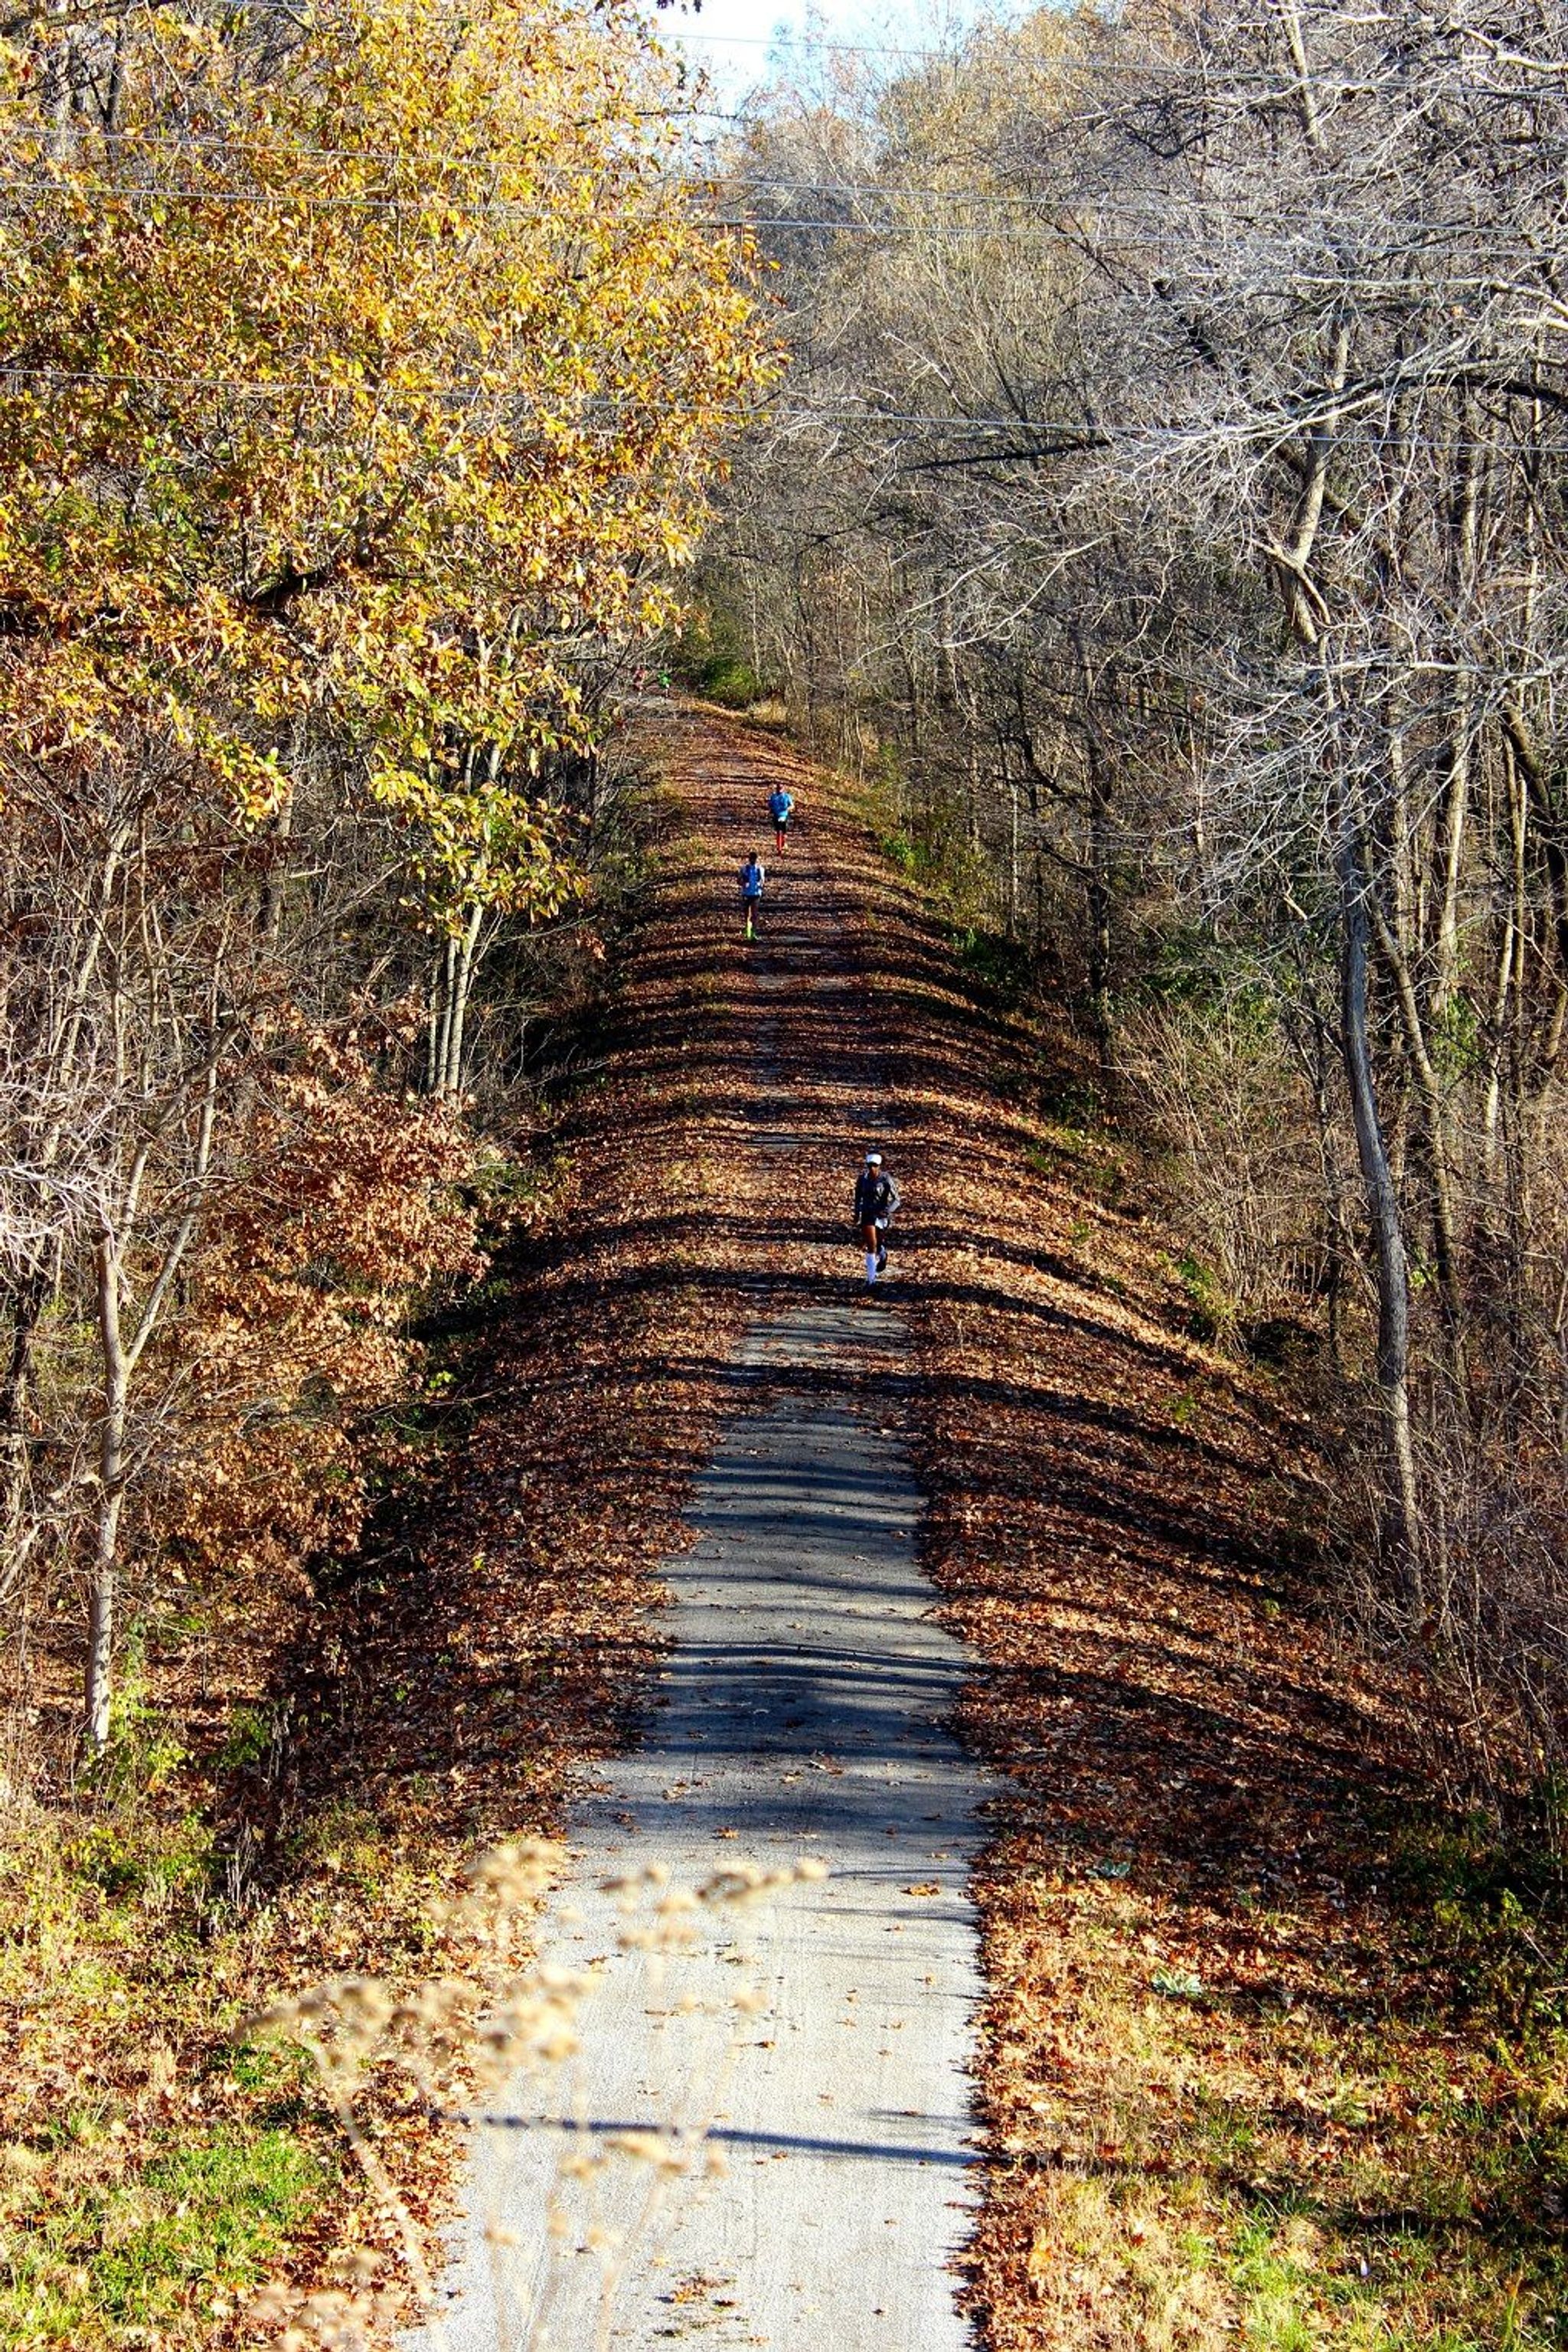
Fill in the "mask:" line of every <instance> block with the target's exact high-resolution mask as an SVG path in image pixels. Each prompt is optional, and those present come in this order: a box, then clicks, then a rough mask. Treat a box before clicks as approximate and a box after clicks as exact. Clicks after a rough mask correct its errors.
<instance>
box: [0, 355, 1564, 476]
mask: <svg viewBox="0 0 1568 2352" xmlns="http://www.w3.org/2000/svg"><path fill="white" fill-rule="evenodd" d="M17 382H24V383H48V384H61V385H64V384H72V385H76V386H78V387H82V386H86V385H91V384H102V385H105V386H109V387H113V388H115V389H124V390H130V389H143V388H144V389H151V390H153V391H160V392H182V393H204V394H209V393H216V394H237V395H241V396H249V395H252V394H255V395H263V394H264V395H266V396H268V397H270V398H273V399H311V398H317V399H337V398H343V397H351V398H360V399H370V400H375V401H381V400H401V401H410V400H415V401H424V400H432V401H434V400H446V401H469V402H479V401H486V400H498V401H504V400H508V399H517V398H521V397H522V396H524V395H525V394H526V392H527V390H528V387H526V386H523V385H520V384H510V385H509V384H505V383H500V384H477V383H472V382H466V383H465V382H433V383H426V384H373V383H331V382H324V381H322V380H321V379H320V378H310V379H303V380H300V381H294V382H280V381H279V380H277V379H274V378H267V377H245V376H191V375H177V376H175V375H167V376H163V375H153V374H150V373H139V372H137V371H134V370H125V371H122V372H119V373H114V372H110V371H107V370H104V371H100V370H96V369H92V370H89V369H79V370H70V369H64V368H14V367H5V366H4V365H0V387H4V386H6V385H8V384H11V383H17ZM716 406H717V404H707V405H704V406H701V407H699V406H697V405H695V404H691V405H686V406H682V405H681V404H679V403H675V402H671V403H663V404H660V406H659V409H658V415H657V416H656V417H653V418H651V419H650V418H649V417H647V415H641V416H636V417H632V418H629V419H628V418H626V417H625V416H621V417H616V418H605V419H604V420H603V421H595V420H594V419H591V418H580V417H572V416H568V415H562V414H559V413H554V414H552V415H548V416H538V417H535V418H534V419H533V420H532V421H534V422H535V423H537V424H539V425H547V426H550V427H552V428H553V429H554V430H556V431H559V432H561V433H562V434H564V435H593V436H611V437H616V436H620V435H622V434H624V433H626V431H628V430H629V429H636V428H637V426H639V425H644V426H646V425H647V424H648V423H650V422H651V423H654V424H658V423H662V422H664V421H666V420H670V419H679V420H682V421H687V422H689V421H691V420H693V419H696V418H700V417H705V416H710V415H713V414H714V410H715V408H716ZM728 421H730V422H731V423H733V425H735V426H736V427H737V429H740V428H743V427H745V426H747V425H863V426H880V427H887V428H889V429H891V430H895V431H900V432H903V431H910V430H920V431H922V432H930V433H939V434H940V433H957V434H973V433H985V434H991V435H996V434H1007V435H1009V436H1013V437H1014V438H1015V439H1016V438H1019V437H1020V436H1033V437H1034V438H1035V439H1036V440H1037V441H1042V442H1043V441H1045V440H1046V439H1047V438H1048V437H1054V438H1055V439H1056V440H1057V442H1058V444H1059V445H1060V446H1058V449H1057V450H1056V451H1054V452H1053V451H1052V450H1050V449H1048V448H1040V449H1037V450H1030V451H1022V452H1018V453H1016V454H1018V455H1021V456H1050V455H1053V454H1055V455H1072V454H1077V453H1079V452H1082V451H1084V450H1086V449H1091V448H1102V449H1107V450H1109V449H1113V448H1114V447H1116V446H1118V445H1119V444H1120V445H1121V446H1127V447H1136V446H1137V445H1139V444H1141V443H1147V442H1150V441H1169V442H1185V443H1190V444H1194V445H1195V444H1196V443H1198V442H1199V441H1203V440H1208V441H1211V442H1212V441H1213V440H1214V438H1215V436H1216V434H1217V435H1218V436H1219V437H1222V438H1225V439H1228V440H1231V441H1233V442H1234V441H1243V442H1251V443H1256V444H1259V445H1261V444H1266V443H1270V442H1278V441H1279V440H1280V439H1282V438H1289V439H1294V438H1295V437H1297V436H1300V434H1302V433H1309V432H1311V431H1313V430H1314V429H1315V428H1316V427H1317V425H1319V424H1320V423H1321V420H1320V419H1318V418H1315V417H1312V416H1310V415H1308V416H1302V417H1282V416H1281V417H1268V418H1265V417H1259V418H1258V419H1255V420H1250V421H1249V420H1242V419H1237V420H1235V421H1233V422H1230V423H1222V424H1221V425H1218V426H1217V427H1216V426H1214V425H1171V424H1160V423H1149V424H1136V425H1106V424H1104V423H1103V422H1100V421H1092V420H1084V421H1080V422H1078V423H1069V422H1064V421H1062V420H1061V419H1049V418H1040V417H1028V416H1016V415H1014V416H963V415H949V416H942V415H933V414H931V412H930V411H929V410H900V409H876V408H868V407H865V406H859V405H856V406H852V405H848V404H846V405H844V406H842V407H834V406H832V405H829V404H825V403H816V404H812V405H809V406H795V407H786V406H784V404H776V403H771V404H764V405H763V406H762V407H760V408H757V409H754V410H752V411H749V412H747V411H741V412H737V413H735V414H734V415H732V416H731V418H730V419H729V420H728ZM1379 446H1380V447H1381V448H1382V449H1383V451H1384V453H1385V454H1388V455H1391V456H1395V457H1396V456H1398V455H1399V454H1400V453H1401V452H1402V451H1405V450H1410V449H1423V450H1436V451H1439V452H1441V453H1443V454H1445V455H1449V456H1458V455H1461V454H1467V453H1468V454H1472V455H1478V456H1483V457H1485V456H1491V457H1501V456H1507V455H1510V454H1511V455H1514V456H1518V457H1540V456H1562V455H1568V441H1552V442H1548V441H1533V442H1531V443H1529V444H1527V445H1516V446H1515V447H1514V448H1513V449H1512V450H1511V452H1510V450H1509V449H1508V448H1506V447H1505V446H1502V445H1500V444H1499V443H1498V442H1495V441H1476V440H1461V439H1458V438H1452V439H1450V438H1448V437H1447V436H1443V435H1405V434H1397V435H1391V436H1388V437H1387V438H1386V439H1385V440H1382V441H1380V445H1379Z"/></svg>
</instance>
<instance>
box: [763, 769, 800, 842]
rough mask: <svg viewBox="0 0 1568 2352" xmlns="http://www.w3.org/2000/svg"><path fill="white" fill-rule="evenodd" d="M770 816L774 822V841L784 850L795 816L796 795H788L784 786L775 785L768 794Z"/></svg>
mask: <svg viewBox="0 0 1568 2352" xmlns="http://www.w3.org/2000/svg"><path fill="white" fill-rule="evenodd" d="M768 814H769V815H770V816H771V817H772V819H773V841H774V843H775V845H776V846H777V847H778V848H780V849H782V848H783V847H784V836H785V835H786V834H787V833H788V832H789V821H790V819H791V817H792V816H793V815H794V814H795V795H794V793H786V792H785V790H784V786H783V785H782V784H775V785H774V786H773V791H772V792H771V793H769V794H768Z"/></svg>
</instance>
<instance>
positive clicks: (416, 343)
mask: <svg viewBox="0 0 1568 2352" xmlns="http://www.w3.org/2000/svg"><path fill="white" fill-rule="evenodd" d="M72 21H73V25H75V23H76V20H74V19H73V20H72ZM116 22H117V25H118V30H116V31H114V32H113V33H112V34H110V33H107V32H106V33H104V34H103V35H102V36H101V37H103V38H104V39H105V40H106V41H109V42H110V44H111V46H112V48H113V70H112V77H110V75H109V74H108V72H107V69H106V74H105V77H104V86H105V87H106V88H108V87H109V86H110V79H111V80H112V91H111V95H110V99H109V100H108V101H107V103H106V106H105V109H104V120H103V121H101V123H100V124H98V125H97V126H94V127H91V128H89V127H86V126H85V124H84V121H83V119H82V118H81V117H80V116H79V114H75V113H73V114H72V115H71V116H69V117H67V116H66V114H65V110H64V109H63V108H62V107H61V106H60V105H59V104H58V103H57V102H55V100H54V99H52V97H51V90H52V89H54V88H55V87H56V81H55V79H54V77H55V75H56V68H57V67H58V62H59V57H60V55H61V54H62V49H61V45H63V44H65V43H67V42H68V41H71V40H79V39H80V37H81V35H80V32H79V26H78V27H77V29H74V30H72V31H69V32H68V31H65V30H51V29H50V28H49V26H48V24H47V20H43V19H40V20H39V21H38V23H37V24H36V25H35V26H34V27H33V30H32V32H31V34H30V35H28V36H27V37H25V38H24V39H23V40H21V41H20V42H19V43H17V44H16V45H14V46H13V47H11V48H9V49H8V50H6V49H3V48H0V84H3V85H4V86H3V87H0V98H3V99H4V100H5V104H4V105H3V106H0V125H3V128H0V144H3V146H4V149H5V170H4V173H0V179H3V181H4V183H5V193H4V194H3V195H0V223H3V227H0V236H3V240H4V242H3V248H0V249H3V250H4V254H5V267H4V282H3V285H0V359H3V361H4V364H5V370H6V373H5V374H4V376H3V377H0V645H3V646H4V656H3V657H4V660H5V666H6V668H7V669H8V670H9V672H10V673H11V675H10V677H8V679H7V681H6V686H7V694H6V700H7V703H8V705H9V711H8V716H7V717H6V719H5V722H4V730H5V731H4V735H3V736H0V752H3V753H4V754H5V755H6V756H8V757H9V758H10V759H12V760H16V759H17V758H25V759H26V760H27V761H58V760H61V759H71V758H82V757H91V756H93V755H94V754H95V753H97V752H100V751H103V750H105V749H107V748H109V747H110V746H111V745H112V744H113V743H114V742H115V741H116V740H123V737H124V735H125V733H126V731H127V730H128V728H129V727H131V726H132V724H134V725H136V726H139V727H142V728H147V727H152V728H153V729H154V730H157V731H158V732H160V733H162V734H163V736H164V737H165V739H166V740H169V741H170V742H171V743H172V744H173V746H174V747H175V749H176V750H177V751H179V752H180V753H181V754H182V755H183V756H185V757H187V758H188V759H189V760H191V761H194V762H196V763H199V765H200V766H201V767H202V768H203V769H204V770H205V772H207V773H208V774H209V775H213V774H216V775H217V776H218V777H220V778H222V779H223V780H224V781H225V782H226V787H227V789H228V790H229V791H230V792H231V793H232V796H233V799H234V801H235V803H236V805H237V809H238V810H239V811H240V812H241V813H242V814H245V815H247V816H249V817H252V818H255V817H259V816H262V815H265V814H268V813H270V812H272V811H274V810H275V809H277V807H278V806H279V804H280V803H281V802H282V801H283V800H284V799H285V798H286V796H287V794H288V792H289V779H290V770H291V763H292V762H293V761H296V760H297V759H298V758H299V757H300V756H302V754H301V750H300V747H301V744H302V743H303V742H304V741H305V740H307V739H309V740H314V741H320V740H321V739H322V738H323V737H325V738H327V739H329V740H331V742H332V743H333V745H334V747H335V749H336V750H337V751H338V752H339V753H340V754H341V755H342V756H343V757H344V758H345V760H346V765H347V769H348V772H349V773H350V775H351V776H352V778H353V782H355V784H356V786H357V788H358V789H359V790H360V791H362V792H363V793H364V794H366V795H367V796H369V797H370V798H371V799H372V800H374V801H378V802H380V803H383V804H384V806H385V807H386V808H387V809H389V810H390V811H392V812H393V813H394V814H395V817H396V819H397V820H398V822H399V823H400V824H402V825H403V826H404V827H405V828H406V832H407V836H408V847H409V854H410V857H411V860H412V863H413V865H414V866H415V868H416V872H417V874H418V876H419V877H420V880H421V882H422V884H423V887H424V892H425V894H426V899H427V902H428V903H429V904H430V905H431V907H432V908H433V910H434V911H435V912H436V913H437V916H438V917H441V918H443V919H447V920H455V919H456V911H455V910H457V909H458V908H462V907H465V906H468V905H470V904H473V903H475V902H476V901H477V902H479V903H484V904H489V905H494V906H524V907H531V906H535V905H541V906H548V905H550V904H552V903H553V901H554V900H555V899H556V898H558V896H559V893H560V890H561V888H562V887H563V878H562V874H561V865H562V845H561V844H560V842H559V841H558V840H557V838H556V837H555V835H553V833H552V829H551V827H550V824H549V823H548V820H547V819H546V818H543V817H542V815H541V812H540V810H539V809H538V807H537V805H536V804H535V803H536V799H537V793H536V792H535V791H534V790H532V789H531V786H532V780H533V777H534V775H535V774H536V772H537V771H538V769H539V767H540V765H541V763H542V761H544V760H545V759H546V758H547V757H548V756H549V755H550V754H551V753H552V752H553V751H559V750H560V749H563V748H568V749H570V748H573V747H574V746H576V745H578V744H580V743H581V741H582V740H584V735H585V732H586V730H587V719H586V718H585V715H584V708H583V700H582V690H581V681H580V667H579V657H580V655H581V652H582V650H583V648H584V646H602V645H603V643H604V642H605V640H606V639H607V638H614V637H616V636H618V635H625V634H635V633H637V632H639V631H642V630H646V629H647V628H648V627H650V626H653V625H657V624H658V623H659V622H660V621H661V620H662V619H663V618H665V617H666V615H667V614H668V610H669V609H670V601H671V590H672V585H673V581H674V576H675V574H676V572H678V570H679V567H680V566H681V565H682V564H683V563H684V562H687V561H688V560H689V553H690V550H691V547H692V544H693V541H694V537H695V534H696V532H697V530H698V528H699V526H700V520H701V517H702V512H703V502H704V485H705V483H706V482H707V480H709V479H710V478H711V476H712V474H713V473H714V471H715V469H716V467H719V466H720V465H721V462H722V449H723V446H724V443H725V441H726V438H727V436H730V435H731V433H732V431H733V430H734V427H735V425H736V424H737V421H738V420H739V419H740V418H741V416H742V415H743V414H744V412H745V411H746V409H747V408H748V406H749V405H750V404H752V403H753V402H754V401H755V399H756V397H757V395H758V393H759V391H760V389H761V388H762V387H763V385H764V384H765V383H766V381H767V380H768V376H769V373H770V370H771V364H772V363H771V361H770V359H769V357H768V355H767V352H766V350H765V348H764V342H763V337H762V335H761V332H760V329H759V321H758V317H757V312H756V308H755V304H754V302H753V300H752V296H751V294H750V293H749V291H748V290H747V278H748V274H749V268H750V260H749V256H748V255H747V253H746V252H745V250H744V249H743V247H742V243H741V242H740V241H739V240H738V239H736V238H735V237H734V236H731V235H728V234H726V233H723V232H721V231H720V230H718V229H717V228H715V226H713V225H712V223H711V222H710V221H709V220H705V219H703V218H702V216H701V213H700V206H697V205H694V204H693V202H692V200H691V199H690V197H689V194H686V193H684V189H685V184H684V183H683V182H682V181H681V180H680V178H679V174H678V173H677V172H676V170H675V169H674V163H673V156H672V152H671V149H670V143H669V132H668V127H667V126H668V115H669V112H670V106H669V100H670V96H671V89H672V84H671V79H670V75H669V71H668V68H667V67H665V66H664V65H663V64H662V63H661V62H660V60H659V59H658V57H657V55H656V54H654V53H652V52H651V51H650V49H649V47H648V46H647V40H646V37H644V36H642V35H640V34H639V33H638V32H637V28H636V27H635V26H633V25H632V24H631V23H629V22H623V21H621V20H620V19H619V18H618V17H616V16H615V15H614V14H605V13H601V12H590V11H588V10H586V9H583V8H579V7H576V6H574V5H565V0H478V5H475V6H474V7H472V8H470V9H466V10H464V11H462V12H461V13H458V12H456V11H454V10H452V9H450V8H449V7H448V6H447V5H444V4H443V0H347V5H343V0H334V5H329V6H327V7H324V8H322V9H320V10H314V11H312V12H311V13H310V17H309V19H308V21H307V22H306V23H305V25H304V26H303V27H302V28H300V26H298V25H297V24H296V23H295V22H294V20H289V28H288V30H287V33H286V35H285V33H284V32H283V31H281V30H280V29H279V22H278V21H276V20H273V19H270V18H268V19H266V20H265V21H263V20H262V19H259V18H257V17H255V16H249V15H247V14H240V15H237V16H230V17H226V18H224V19H221V20H217V19H215V20H214V21H213V22H211V23H203V22H198V21H195V20H194V19H193V18H192V17H190V16H185V15H183V14H179V13H176V12H174V11H172V10H166V9H163V8H159V7H143V8H141V9H137V10H133V11H132V12H131V13H129V14H126V15H124V16H120V17H118V18H117V19H116ZM62 126H63V127H62Z"/></svg>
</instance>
